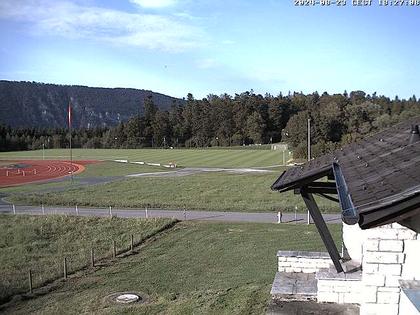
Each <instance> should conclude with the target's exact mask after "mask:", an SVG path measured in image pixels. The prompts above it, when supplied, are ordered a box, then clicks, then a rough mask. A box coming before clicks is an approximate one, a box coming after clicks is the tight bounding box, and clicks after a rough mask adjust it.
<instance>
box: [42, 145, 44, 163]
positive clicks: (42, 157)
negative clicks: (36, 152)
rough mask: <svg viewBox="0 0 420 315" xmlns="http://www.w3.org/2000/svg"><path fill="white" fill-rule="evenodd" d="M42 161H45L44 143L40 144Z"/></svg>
mask: <svg viewBox="0 0 420 315" xmlns="http://www.w3.org/2000/svg"><path fill="white" fill-rule="evenodd" d="M42 159H43V160H45V143H42Z"/></svg>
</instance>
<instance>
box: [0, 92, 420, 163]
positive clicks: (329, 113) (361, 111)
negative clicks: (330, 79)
mask: <svg viewBox="0 0 420 315" xmlns="http://www.w3.org/2000/svg"><path fill="white" fill-rule="evenodd" d="M143 106H144V108H142V111H141V112H142V113H143V114H142V115H136V116H134V117H132V118H130V119H129V120H128V121H126V122H121V123H119V124H118V125H117V126H116V127H106V128H91V129H86V128H81V129H75V130H73V131H72V145H73V147H74V148H170V147H172V148H178V147H186V148H206V147H229V146H244V145H245V146H247V145H251V144H268V143H276V142H280V141H282V142H286V143H288V144H289V145H290V147H291V148H292V149H293V150H294V156H295V157H300V158H305V157H306V146H307V119H311V135H312V138H311V142H312V152H313V156H318V155H320V154H323V153H326V152H328V151H330V150H333V149H335V148H337V147H339V146H341V145H342V144H345V143H349V142H353V141H355V140H357V139H359V138H361V137H363V136H365V135H367V134H370V133H373V132H376V131H378V130H381V129H383V128H386V127H389V126H391V125H393V124H395V123H397V122H399V121H402V120H405V119H407V118H409V117H413V116H416V115H420V101H419V100H417V98H416V97H415V96H412V97H410V98H409V99H399V98H398V97H395V98H394V99H390V98H388V97H385V96H378V95H376V93H374V94H373V95H368V94H366V93H365V92H363V91H353V92H351V93H349V94H348V93H347V92H344V93H342V94H333V95H330V94H328V93H323V94H322V95H319V94H318V93H317V92H315V93H312V94H307V95H305V94H303V93H297V92H295V93H289V94H288V95H282V94H279V95H277V96H273V95H270V94H266V95H264V96H263V95H261V94H255V93H254V92H253V91H248V92H244V93H241V94H236V95H235V96H230V95H228V94H223V95H220V96H217V95H209V96H207V97H206V98H204V99H201V100H197V99H195V98H194V97H193V95H192V94H188V96H187V98H186V101H185V102H184V103H182V104H180V103H177V102H175V101H174V102H173V104H172V106H171V108H170V109H169V110H165V109H162V110H161V109H159V108H158V107H157V106H156V105H155V103H154V101H153V97H152V96H148V97H146V98H145V99H144V102H143ZM0 137H1V138H0V148H1V150H2V151H11V150H34V149H40V148H42V147H45V148H65V147H68V145H69V131H68V129H67V128H66V126H63V128H55V129H48V128H14V129H13V128H10V127H6V126H1V127H0Z"/></svg>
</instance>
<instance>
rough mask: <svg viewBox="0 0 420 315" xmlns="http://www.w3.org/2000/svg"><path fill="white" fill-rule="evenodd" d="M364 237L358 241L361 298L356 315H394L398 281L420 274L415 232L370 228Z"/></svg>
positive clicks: (391, 227) (396, 227) (397, 227)
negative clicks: (358, 314)
mask: <svg viewBox="0 0 420 315" xmlns="http://www.w3.org/2000/svg"><path fill="white" fill-rule="evenodd" d="M365 236H366V239H365V240H364V241H363V242H362V251H363V256H362V270H363V273H362V286H363V289H362V292H363V294H362V295H363V298H362V303H361V308H360V314H362V315H370V314H381V315H385V314H390V315H391V314H392V315H398V314H399V303H400V294H401V289H400V284H399V280H400V279H402V278H404V277H409V278H410V277H416V275H415V274H418V273H419V272H420V271H419V268H418V261H419V258H420V257H419V256H418V255H419V254H418V253H419V252H420V243H418V240H417V233H415V232H414V231H412V230H410V229H407V228H405V227H403V226H401V225H399V224H392V225H385V226H382V227H379V228H374V229H370V230H368V231H367V233H366V234H365ZM414 257H417V258H414ZM415 261H416V263H415ZM414 265H416V268H414ZM404 271H406V274H404ZM399 315H404V314H402V313H401V314H399Z"/></svg>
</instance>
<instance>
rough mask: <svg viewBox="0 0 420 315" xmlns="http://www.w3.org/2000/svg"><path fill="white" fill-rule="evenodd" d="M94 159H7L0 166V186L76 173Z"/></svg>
mask: <svg viewBox="0 0 420 315" xmlns="http://www.w3.org/2000/svg"><path fill="white" fill-rule="evenodd" d="M95 162H96V161H73V162H72V163H71V162H70V161H60V160H19V161H7V164H8V165H6V166H3V167H1V168H0V187H7V186H17V185H23V184H28V183H32V182H39V181H45V180H49V179H55V178H61V177H64V176H69V175H71V174H73V175H76V174H79V173H81V172H83V171H84V170H85V167H84V165H86V164H89V163H95Z"/></svg>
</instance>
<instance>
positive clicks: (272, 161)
mask: <svg viewBox="0 0 420 315" xmlns="http://www.w3.org/2000/svg"><path fill="white" fill-rule="evenodd" d="M45 155H46V158H47V159H54V158H61V159H69V153H68V149H52V150H46V152H45ZM286 155H287V156H285V160H286V161H287V160H288V159H289V156H288V154H286ZM7 158H10V159H12V158H22V159H23V158H28V159H42V150H36V151H20V152H2V153H0V159H7ZM73 159H75V160H77V159H81V160H83V159H99V160H114V159H128V160H130V161H146V162H152V163H164V164H167V163H169V162H175V163H177V164H178V165H180V166H187V167H198V166H207V167H257V166H270V165H278V164H282V163H283V155H282V152H279V151H271V150H223V149H220V150H216V149H214V150H205V149H175V150H162V149H120V150H116V149H74V150H73Z"/></svg>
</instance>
